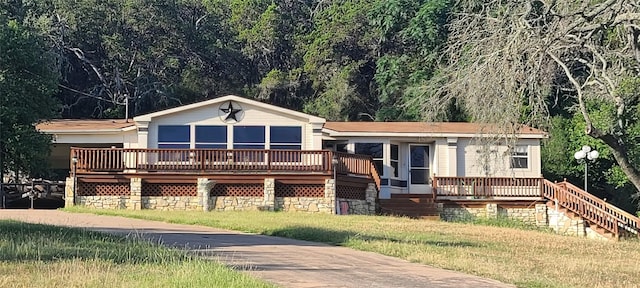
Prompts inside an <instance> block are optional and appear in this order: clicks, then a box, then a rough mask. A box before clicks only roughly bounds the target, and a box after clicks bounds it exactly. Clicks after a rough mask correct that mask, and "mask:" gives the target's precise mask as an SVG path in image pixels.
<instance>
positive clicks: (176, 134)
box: [158, 125, 191, 149]
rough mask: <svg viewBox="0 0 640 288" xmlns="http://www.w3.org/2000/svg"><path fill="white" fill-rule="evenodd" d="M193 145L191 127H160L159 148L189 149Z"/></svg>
mask: <svg viewBox="0 0 640 288" xmlns="http://www.w3.org/2000/svg"><path fill="white" fill-rule="evenodd" d="M190 143H191V127H190V126H188V125H160V126H158V148H161V149H189V148H190V147H189V144H190Z"/></svg>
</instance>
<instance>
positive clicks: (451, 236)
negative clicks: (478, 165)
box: [65, 207, 640, 287]
mask: <svg viewBox="0 0 640 288" xmlns="http://www.w3.org/2000/svg"><path fill="white" fill-rule="evenodd" d="M65 210H66V211H71V212H85V213H95V214H103V215H118V216H125V217H132V218H141V219H149V220H157V221H165V222H170V223H180V224H197V225H203V226H209V227H216V228H223V229H230V230H238V231H244V232H252V233H258V234H264V235H274V236H281V237H289V238H295V239H302V240H310V241H317V242H324V243H329V244H333V245H340V246H346V247H351V248H353V249H358V250H364V251H372V252H377V253H381V254H385V255H390V256H395V257H399V258H402V259H406V260H409V261H412V262H418V263H423V264H428V265H433V266H436V267H441V268H445V269H451V270H456V271H462V272H466V273H470V274H474V275H478V276H483V277H488V278H492V279H496V280H500V281H503V282H506V283H514V284H517V285H518V286H520V287H636V286H638V285H640V284H638V283H639V282H638V281H639V280H638V279H640V265H639V264H638V259H640V242H639V241H621V242H613V241H599V240H589V239H585V238H579V237H570V236H559V235H555V234H552V233H549V232H544V231H535V230H523V229H513V228H504V227H491V226H483V225H474V224H464V223H448V222H441V221H428V220H412V219H406V218H395V217H382V216H355V215H352V216H337V215H327V214H307V213H283V212H257V211H256V212H209V213H204V212H178V211H173V212H167V211H155V210H142V211H128V210H91V209H87V208H79V207H76V208H72V209H65Z"/></svg>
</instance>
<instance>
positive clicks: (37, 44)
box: [0, 15, 58, 175]
mask: <svg viewBox="0 0 640 288" xmlns="http://www.w3.org/2000/svg"><path fill="white" fill-rule="evenodd" d="M57 81H58V73H57V66H56V58H55V57H54V54H53V53H51V51H48V50H47V49H45V48H44V43H43V41H41V39H39V37H38V36H37V35H34V34H33V33H31V32H30V31H28V30H27V29H25V28H24V27H22V26H20V25H19V24H18V22H16V21H14V20H7V18H5V17H3V16H2V15H0V169H1V170H2V172H5V171H7V170H10V171H20V172H26V173H29V174H30V175H36V174H38V173H41V172H43V171H44V168H45V167H46V166H47V165H44V164H45V163H46V159H47V157H48V155H49V143H50V142H51V139H50V137H49V136H48V135H44V134H41V133H39V132H38V131H36V129H35V127H34V123H36V122H38V121H40V120H42V119H48V118H50V117H52V116H54V111H55V109H56V105H55V101H54V100H53V98H52V96H53V94H54V93H55V92H56V91H57V89H56V87H57ZM0 175H2V173H0Z"/></svg>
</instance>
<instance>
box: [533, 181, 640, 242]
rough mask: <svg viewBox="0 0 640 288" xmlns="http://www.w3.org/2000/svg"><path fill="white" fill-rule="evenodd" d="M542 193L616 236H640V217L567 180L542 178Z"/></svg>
mask: <svg viewBox="0 0 640 288" xmlns="http://www.w3.org/2000/svg"><path fill="white" fill-rule="evenodd" d="M542 193H543V195H544V197H546V198H548V199H550V200H554V201H556V202H557V204H558V205H559V206H560V207H562V208H565V209H568V210H570V211H572V212H574V213H576V214H578V215H580V216H581V217H583V218H585V219H587V220H589V221H590V222H592V223H594V224H596V225H597V226H599V227H601V228H603V229H605V230H607V231H609V232H611V233H613V234H614V235H616V236H620V235H621V234H625V233H628V234H632V235H634V236H637V237H640V218H638V217H636V216H634V215H632V214H630V213H627V212H625V211H622V210H620V209H619V208H617V207H615V206H613V205H611V204H609V203H607V202H605V201H604V200H602V199H600V198H598V197H596V196H593V195H592V194H589V193H587V192H585V191H583V190H582V189H580V188H578V187H576V186H575V185H573V184H571V183H569V182H566V181H564V182H560V183H552V182H550V181H547V180H544V184H543V190H542ZM620 229H622V230H623V231H620Z"/></svg>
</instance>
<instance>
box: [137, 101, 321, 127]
mask: <svg viewBox="0 0 640 288" xmlns="http://www.w3.org/2000/svg"><path fill="white" fill-rule="evenodd" d="M229 105H231V107H229ZM230 108H232V109H230ZM238 109H239V111H237V110H238ZM230 110H231V112H234V115H236V116H238V117H236V118H240V117H241V119H237V120H238V121H233V122H234V123H229V122H228V121H225V119H226V116H225V115H228V114H229V112H230ZM214 118H217V119H218V120H220V122H223V123H227V124H235V122H237V123H240V122H245V121H246V122H247V124H250V123H257V122H259V121H269V120H276V121H287V120H294V121H300V122H305V123H324V122H325V119H323V118H320V117H316V116H313V115H309V114H305V113H301V112H298V111H294V110H290V109H286V108H282V107H278V106H274V105H270V104H266V103H262V102H259V101H254V100H250V99H247V98H243V97H240V96H235V95H228V96H224V97H219V98H215V99H211V100H207V101H202V102H198V103H193V104H189V105H184V106H180V107H175V108H171V109H166V110H162V111H158V112H154V113H149V114H145V115H140V116H137V117H135V118H133V120H134V121H136V122H156V121H160V122H162V121H175V120H177V119H184V120H185V121H189V122H203V121H205V122H207V121H208V122H215V121H216V120H215V119H214ZM226 120H233V119H226ZM261 123H262V124H264V122H261Z"/></svg>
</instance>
